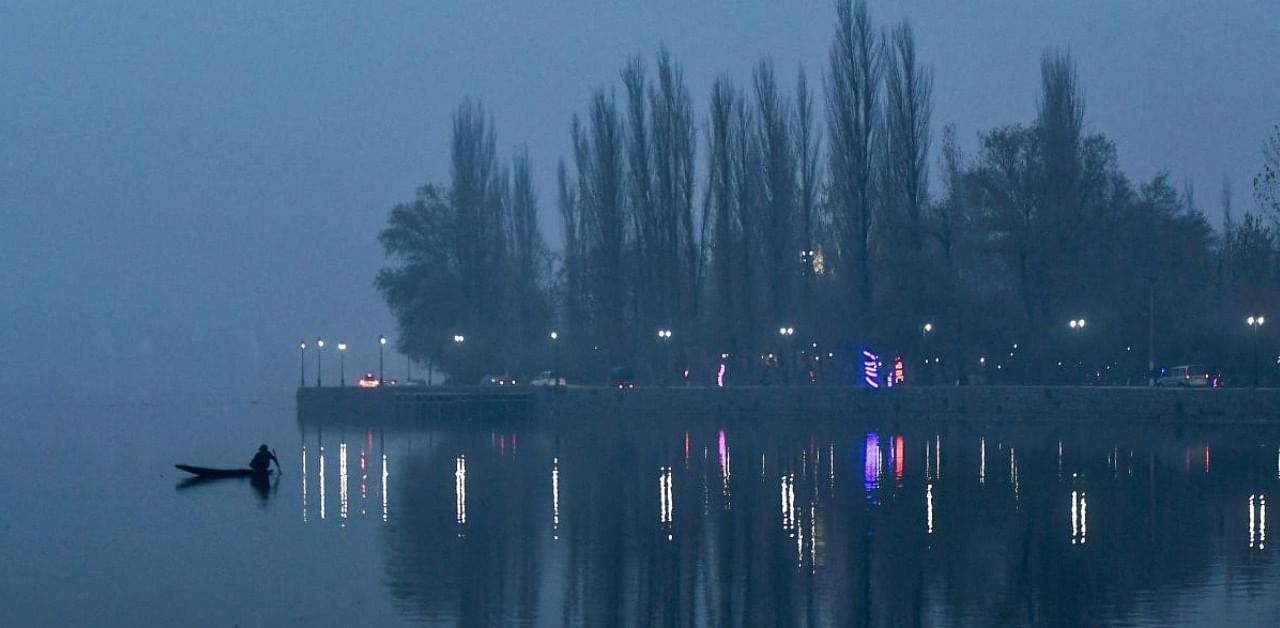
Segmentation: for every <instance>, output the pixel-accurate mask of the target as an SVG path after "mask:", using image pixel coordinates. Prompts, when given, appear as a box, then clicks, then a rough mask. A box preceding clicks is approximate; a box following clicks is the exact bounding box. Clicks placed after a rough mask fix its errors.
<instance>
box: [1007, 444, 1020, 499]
mask: <svg viewBox="0 0 1280 628" xmlns="http://www.w3.org/2000/svg"><path fill="white" fill-rule="evenodd" d="M1009 484H1011V485H1012V486H1013V500H1014V501H1015V502H1016V501H1018V499H1019V498H1020V497H1021V495H1020V494H1019V489H1020V488H1021V484H1020V483H1019V482H1018V458H1017V455H1016V454H1015V453H1014V450H1013V447H1010V448H1009Z"/></svg>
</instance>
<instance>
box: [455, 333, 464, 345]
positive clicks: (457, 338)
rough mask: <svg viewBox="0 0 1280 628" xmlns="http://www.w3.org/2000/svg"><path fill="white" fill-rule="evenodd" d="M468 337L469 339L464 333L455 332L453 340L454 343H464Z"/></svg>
mask: <svg viewBox="0 0 1280 628" xmlns="http://www.w3.org/2000/svg"><path fill="white" fill-rule="evenodd" d="M466 339H467V337H466V336H463V335H462V334H454V335H453V342H454V343H456V344H462V343H463V342H464V341H466Z"/></svg>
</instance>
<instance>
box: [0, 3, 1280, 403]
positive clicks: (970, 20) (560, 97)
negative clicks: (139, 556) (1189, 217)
mask: <svg viewBox="0 0 1280 628" xmlns="http://www.w3.org/2000/svg"><path fill="white" fill-rule="evenodd" d="M1083 6H1084V7H1087V8H1082V5H1080V4H1072V5H1054V6H1047V5H1035V6H1026V5H1018V6H1014V5H1006V6H980V7H979V6H952V5H942V4H935V3H923V2H910V3H888V2H872V3H871V10H872V14H873V18H874V20H875V24H876V25H877V26H887V25H890V24H893V23H895V22H897V21H898V20H900V19H902V18H904V17H905V18H908V19H910V20H911V22H912V24H913V26H914V27H915V28H916V41H917V42H918V45H919V54H920V60H921V62H922V63H923V64H924V65H925V66H926V67H928V68H930V69H931V70H932V72H933V76H934V99H935V103H934V114H933V124H932V129H931V130H932V132H933V137H934V141H933V143H932V147H931V155H932V156H931V159H930V164H931V165H933V163H934V162H935V160H936V157H937V153H938V147H939V142H938V139H939V137H940V133H941V129H942V127H943V126H945V125H947V124H955V125H956V128H957V134H958V138H959V140H960V144H961V146H962V147H963V148H964V149H965V150H966V151H967V152H969V153H970V154H972V153H973V152H974V151H975V149H976V145H977V136H978V133H980V132H984V131H987V130H990V129H992V128H995V127H998V126H1002V125H1006V124H1015V123H1029V122H1030V121H1031V120H1032V119H1033V118H1034V117H1035V105H1036V99H1037V96H1038V90H1039V63H1040V54H1041V52H1042V51H1043V50H1045V49H1047V48H1063V49H1069V50H1070V51H1071V53H1072V55H1073V57H1074V59H1075V63H1076V66H1077V68H1078V71H1079V79H1080V83H1081V86H1082V88H1083V90H1084V93H1085V97H1086V100H1087V103H1088V104H1087V108H1086V111H1085V127H1086V130H1087V131H1089V132H1102V133H1105V134H1106V135H1107V136H1108V137H1109V138H1111V139H1112V140H1113V141H1114V142H1115V143H1116V147H1117V149H1118V152H1119V163H1120V167H1121V169H1122V170H1123V171H1124V172H1126V173H1128V174H1129V175H1130V176H1132V177H1133V178H1134V180H1135V181H1142V180H1146V179H1149V178H1150V177H1151V176H1153V175H1155V174H1156V173H1157V172H1159V171H1162V170H1167V171H1169V172H1170V173H1171V175H1172V178H1173V180H1174V181H1175V182H1176V183H1178V184H1179V185H1180V184H1181V183H1182V182H1183V181H1194V183H1195V186H1196V190H1197V205H1198V207H1199V208H1201V209H1203V210H1204V211H1205V212H1206V213H1207V214H1208V216H1209V217H1210V222H1211V223H1213V224H1214V225H1218V224H1219V223H1220V208H1219V201H1218V196H1219V188H1220V185H1221V179H1222V177H1223V176H1227V177H1229V178H1230V179H1231V181H1232V183H1233V186H1234V190H1235V208H1236V212H1237V213H1238V214H1242V213H1244V212H1245V211H1248V210H1251V211H1257V208H1256V204H1255V203H1254V201H1253V199H1252V194H1251V190H1250V188H1249V181H1250V179H1251V177H1252V176H1253V175H1254V174H1256V173H1257V172H1258V170H1260V168H1261V163H1262V158H1261V154H1260V146H1261V143H1262V141H1263V139H1264V137H1265V136H1266V134H1267V132H1268V130H1269V129H1270V128H1271V126H1272V125H1273V124H1274V123H1275V121H1276V120H1275V118H1274V111H1275V106H1276V104H1277V98H1276V96H1277V94H1276V93H1275V91H1274V86H1273V84H1274V82H1273V81H1271V80H1270V79H1271V78H1272V76H1271V72H1273V70H1272V68H1271V67H1270V60H1272V59H1275V58H1277V56H1280V55H1278V54H1277V53H1280V43H1277V42H1280V37H1277V35H1280V9H1278V8H1277V7H1275V6H1274V5H1269V4H1264V3H1248V4H1242V5H1232V6H1231V7H1228V8H1222V7H1214V6H1208V5H1203V4H1198V3H1190V2H1177V3H1166V4H1162V5H1160V7H1159V10H1154V9H1152V8H1149V7H1144V6H1139V5H1122V6H1115V5H1109V4H1103V3H1086V4H1084V5H1083ZM483 11H485V12H482V10H477V9H476V8H475V7H473V6H470V5H467V4H464V3H449V4H447V5H444V4H441V5H438V6H437V5H431V6H418V5H405V6H398V7H388V6H385V5H384V6H380V7H377V8H376V9H365V10H358V9H347V8H329V9H327V10H325V11H320V10H309V8H308V7H303V6H302V5H295V6H292V7H280V6H272V7H260V6H249V5H236V6H232V7H221V6H220V7H214V6H192V7H176V6H173V5H168V4H163V3H155V4H153V5H150V6H141V5H129V6H126V7H112V8H107V7H98V6H89V7H75V6H71V5H54V4H53V3H48V4H46V3H40V4H30V5H19V6H14V5H9V6H4V7H0V53H2V54H0V77H4V78H5V79H6V80H5V81H4V83H5V84H6V86H7V89H5V90H3V91H0V111H3V112H5V114H6V115H4V118H3V122H2V123H0V124H2V125H3V126H0V129H3V133H2V136H3V137H4V138H6V141H4V142H3V143H0V173H3V175H0V211H3V212H4V217H5V219H4V226H5V228H4V229H3V235H2V238H3V240H2V241H0V269H2V270H0V276H2V277H3V281H2V283H3V285H4V287H5V291H6V299H5V305H4V307H3V309H2V310H0V346H3V347H4V350H5V353H6V354H7V356H8V357H7V358H6V359H5V360H3V361H0V364H3V366H2V367H0V378H3V380H4V384H0V394H6V395H7V394H10V393H16V392H17V391H20V390H35V391H39V392H52V391H53V390H55V389H62V388H65V387H66V386H67V385H68V384H71V383H74V384H77V385H80V386H82V387H83V393H82V394H86V395H94V396H107V397H108V399H106V400H107V401H118V400H119V399H123V398H128V397H139V398H148V396H151V395H154V396H156V397H163V396H164V395H163V394H162V393H158V392H157V391H155V390H153V389H161V388H172V389H173V390H177V391H191V390H195V389H202V390H204V391H205V392H206V393H209V394H219V393H230V394H231V395H233V400H238V399H248V398H257V397H261V398H263V399H283V398H284V396H285V395H286V394H287V391H288V390H289V388H290V387H292V386H293V385H294V384H295V383H296V380H297V377H296V375H297V370H296V368H297V344H296V343H297V341H298V340H300V339H305V340H307V341H308V342H312V341H313V340H314V338H315V337H316V336H317V335H321V336H324V337H325V338H326V339H329V340H331V341H333V342H335V343H336V342H338V341H345V342H347V343H349V344H350V345H351V351H350V352H349V355H348V358H349V359H348V360H347V368H346V374H347V378H348V381H351V380H352V379H354V377H356V376H358V374H359V373H361V372H364V371H366V370H374V369H376V368H377V346H376V338H377V336H378V334H386V335H388V336H392V335H393V334H394V333H395V326H394V323H393V320H392V317H391V316H390V314H389V313H388V311H387V307H386V305H385V303H384V302H383V300H382V298H380V296H379V295H378V293H377V291H376V290H375V289H374V286H373V279H374V275H375V273H376V272H377V270H378V269H379V268H380V267H381V266H382V259H383V256H382V251H381V250H380V247H379V245H378V243H377V241H376V235H377V233H378V231H379V230H380V229H381V228H382V227H383V226H384V223H385V220H386V217H387V212H388V211H389V210H390V209H391V207H392V206H393V205H394V204H396V203H398V202H404V201H408V200H411V199H412V198H413V194H414V191H415V190H416V189H417V188H418V187H419V186H421V185H424V184H426V183H444V182H447V179H448V176H449V152H448V141H449V140H448V138H449V131H450V126H451V116H452V114H453V111H454V109H455V107H456V106H457V105H458V103H459V102H461V101H462V100H463V99H464V98H466V97H471V98H475V99H479V100H482V101H483V102H484V103H485V105H486V106H487V108H488V110H489V111H491V112H492V113H493V116H494V122H495V126H496V131H497V144H498V155H499V158H500V159H501V160H504V161H505V160H507V159H509V158H510V156H511V155H512V153H513V152H514V148H515V147H516V146H517V145H522V144H523V145H527V147H528V149H529V152H530V156H531V161H532V169H533V174H534V182H535V184H536V186H537V192H538V199H539V211H540V223H541V225H542V230H543V233H544V235H545V236H546V237H547V239H548V241H549V243H550V245H551V248H552V249H553V250H557V249H558V248H559V230H558V224H559V217H558V215H557V213H556V210H555V202H556V199H555V178H554V172H555V166H556V162H557V160H559V159H560V158H566V159H568V158H569V156H570V144H569V121H570V118H571V117H572V116H573V115H574V114H575V113H579V112H581V111H583V110H584V109H585V106H586V104H587V100H588V98H589V95H590V93H591V91H592V90H593V89H595V88H597V87H599V86H601V85H614V86H617V85H618V70H619V69H620V68H621V67H622V65H623V64H624V63H625V62H626V60H627V59H628V58H630V57H631V56H632V55H635V54H640V55H642V56H643V57H644V58H645V60H646V61H647V62H649V63H652V60H653V55H654V53H655V52H656V51H657V50H658V48H659V46H660V45H665V46H667V48H668V49H670V51H671V53H672V55H673V56H674V57H675V59H676V60H677V61H678V62H679V63H681V64H683V66H684V70H685V77H686V80H687V82H688V84H689V86H690V89H691V92H692V98H693V109H694V111H695V112H696V115H697V119H696V124H697V128H698V133H699V153H698V154H699V163H698V168H699V170H701V169H702V168H704V164H703V163H702V156H703V155H704V154H705V153H704V150H705V145H704V142H703V136H702V133H703V130H704V128H705V115H706V114H705V111H706V103H707V96H708V93H709V91H710V86H711V82H712V80H713V78H714V77H715V76H716V75H718V74H720V73H727V74H728V75H730V76H731V77H733V78H734V80H735V82H737V83H739V84H745V83H746V82H747V81H748V80H749V76H750V72H751V70H752V68H753V67H754V65H755V63H756V62H757V61H758V60H759V59H760V58H761V57H762V56H766V55H767V56H771V57H772V59H773V61H774V64H775V67H776V68H777V71H778V74H779V79H780V81H781V82H782V83H783V84H784V85H790V84H792V83H793V81H794V76H795V70H796V68H797V67H798V66H799V65H800V64H803V66H804V67H805V69H806V71H807V72H808V73H809V77H810V82H811V85H812V86H813V88H814V89H815V91H817V92H819V94H820V92H821V86H822V80H821V77H822V76H823V74H824V71H825V60H826V50H827V46H828V45H829V41H830V37H831V32H832V30H833V28H834V24H833V18H832V13H833V11H832V7H831V5H830V3H825V2H820V3H811V4H809V3H806V4H803V5H795V6H785V7H784V6H768V5H765V4H764V3H753V4H752V5H750V6H746V7H738V6H737V5H736V4H734V5H731V4H729V3H715V4H713V5H699V6H685V5H682V4H677V3H671V4H669V5H668V4H663V5H661V6H660V5H655V4H652V3H650V4H646V5H643V6H638V5H637V6H630V5H609V6H603V7H602V6H596V5H593V4H588V3H581V4H578V5H575V6H572V7H567V6H565V5H556V6H554V7H533V6H525V5H522V4H520V3H509V4H503V5H501V7H498V6H496V5H486V7H485V9H484V10H483ZM713 20H714V21H715V22H713ZM713 23H714V27H712V24H713ZM1269 116H1270V117H1269ZM335 353H336V352H333V351H329V352H327V355H326V357H325V372H326V380H331V379H332V380H335V381H336V375H337V356H336V354H335ZM312 359H313V356H310V355H309V356H308V365H307V371H308V377H309V378H310V377H313V376H314V362H313V361H312ZM387 365H388V370H389V371H391V372H393V373H399V372H401V371H402V370H403V368H404V363H403V358H402V357H401V356H398V355H395V354H394V353H392V352H388V361H387ZM113 367H114V368H113ZM112 395H114V396H116V397H117V398H116V399H111V398H110V396H112Z"/></svg>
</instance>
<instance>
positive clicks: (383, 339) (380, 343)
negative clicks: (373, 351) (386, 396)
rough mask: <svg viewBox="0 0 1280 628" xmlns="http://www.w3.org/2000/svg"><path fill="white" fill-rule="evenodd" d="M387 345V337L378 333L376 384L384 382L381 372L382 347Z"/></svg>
mask: <svg viewBox="0 0 1280 628" xmlns="http://www.w3.org/2000/svg"><path fill="white" fill-rule="evenodd" d="M385 346H387V337H386V336H383V335H382V334H378V385H379V386H381V385H382V384H383V383H385V382H386V378H384V377H383V374H382V348H383V347H385Z"/></svg>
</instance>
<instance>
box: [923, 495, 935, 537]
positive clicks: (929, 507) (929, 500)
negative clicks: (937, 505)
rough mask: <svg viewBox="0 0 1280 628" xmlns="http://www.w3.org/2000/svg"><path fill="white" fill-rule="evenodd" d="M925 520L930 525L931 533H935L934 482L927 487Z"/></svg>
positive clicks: (929, 530)
mask: <svg viewBox="0 0 1280 628" xmlns="http://www.w3.org/2000/svg"><path fill="white" fill-rule="evenodd" d="M924 515H925V516H924V520H925V525H926V526H927V527H928V532H929V534H933V483H932V482H930V483H929V485H928V486H927V487H925V492H924Z"/></svg>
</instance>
